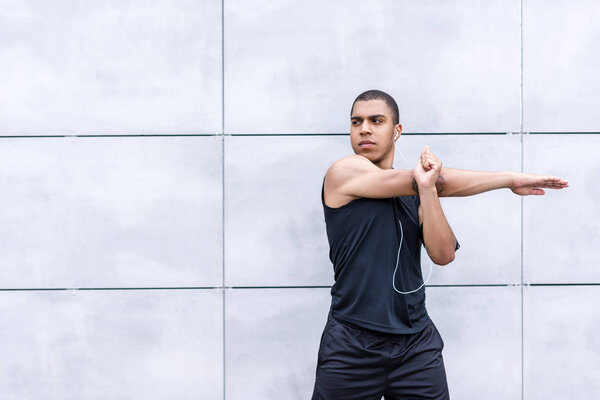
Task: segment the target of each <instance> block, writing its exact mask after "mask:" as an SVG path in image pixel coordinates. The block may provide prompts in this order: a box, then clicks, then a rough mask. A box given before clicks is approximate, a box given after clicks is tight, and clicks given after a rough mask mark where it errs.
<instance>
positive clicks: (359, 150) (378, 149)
mask: <svg viewBox="0 0 600 400" xmlns="http://www.w3.org/2000/svg"><path fill="white" fill-rule="evenodd" d="M350 121H351V122H350V142H351V144H352V150H354V153H356V154H359V155H361V156H364V157H366V158H368V159H369V160H371V162H373V163H374V164H378V163H380V162H381V161H382V160H384V159H385V158H387V157H392V159H393V154H394V136H395V133H396V130H395V126H394V121H393V120H392V112H391V110H390V109H389V107H388V105H387V104H386V103H385V102H384V101H383V100H369V101H357V102H356V103H355V104H354V109H353V110H352V116H351V119H350ZM397 126H398V127H399V126H400V125H397ZM398 133H399V132H398ZM390 153H391V154H390Z"/></svg>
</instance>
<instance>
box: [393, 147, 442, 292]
mask: <svg viewBox="0 0 600 400" xmlns="http://www.w3.org/2000/svg"><path fill="white" fill-rule="evenodd" d="M394 149H396V150H398V153H400V155H401V156H402V158H403V159H404V162H405V163H406V165H407V166H408V167H409V168H410V166H409V165H408V161H406V158H404V155H403V154H402V152H401V151H400V150H399V149H398V148H397V147H396V144H395V143H394ZM398 225H400V244H399V245H398V255H397V256H396V268H395V269H394V275H393V276H392V287H393V288H394V290H395V291H396V292H397V293H400V294H411V293H414V292H417V291H419V290H421V288H422V287H423V286H425V284H426V283H427V282H429V278H431V271H432V270H433V263H432V262H431V259H430V260H429V273H428V274H427V279H425V280H424V281H423V284H422V285H421V286H419V287H418V288H416V289H414V290H409V291H408V292H403V291H400V290H398V289H396V272H397V271H398V263H399V261H400V250H401V249H402V240H403V239H404V231H403V229H402V223H401V222H400V219H398Z"/></svg>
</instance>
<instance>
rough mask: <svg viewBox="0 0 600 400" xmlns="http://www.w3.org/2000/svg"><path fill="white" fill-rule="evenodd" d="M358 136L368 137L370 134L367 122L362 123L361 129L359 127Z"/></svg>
mask: <svg viewBox="0 0 600 400" xmlns="http://www.w3.org/2000/svg"><path fill="white" fill-rule="evenodd" d="M360 134H361V135H367V134H368V135H370V134H371V124H369V123H368V122H363V123H362V125H361V127H360Z"/></svg>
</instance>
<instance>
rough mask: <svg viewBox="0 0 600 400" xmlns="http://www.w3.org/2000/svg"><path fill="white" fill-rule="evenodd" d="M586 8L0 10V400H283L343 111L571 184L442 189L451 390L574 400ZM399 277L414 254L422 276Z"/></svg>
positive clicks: (594, 36) (393, 4)
mask: <svg viewBox="0 0 600 400" xmlns="http://www.w3.org/2000/svg"><path fill="white" fill-rule="evenodd" d="M599 18H600V6H599V5H598V3H597V2H595V1H593V0H577V1H566V0H562V1H559V0H557V1H551V2H548V1H542V0H510V1H507V0H492V1H486V2H478V1H472V0H456V1H452V2H449V1H442V0H435V1H427V2H423V1H415V0H413V1H408V0H377V1H373V2H364V1H354V0H352V1H347V0H334V1H330V2H320V1H316V0H307V1H302V2H300V1H289V0H285V1H276V2H272V1H266V0H257V1H253V2H245V1H241V0H224V1H221V0H204V1H196V0H172V1H155V0H151V1H148V0H143V1H142V0H109V1H102V2H92V1H77V0H67V1H58V0H51V1H39V2H26V1H20V0H0V135H1V137H0V184H1V185H2V196H0V207H1V209H2V210H3V212H1V213H0V267H1V270H2V274H0V327H1V328H2V329H0V344H1V345H2V348H3V352H2V353H3V355H2V357H0V374H1V376H2V377H3V378H2V379H1V380H0V398H1V399H44V400H47V399H78V400H80V399H140V398H144V399H222V398H227V399H278V400H280V399H307V398H309V397H310V394H311V392H312V385H313V382H314V372H315V365H316V356H317V350H318V344H319V339H320V335H321V332H322V329H323V327H324V324H325V321H326V316H327V310H328V306H329V301H330V297H329V289H330V285H331V284H332V282H333V273H332V267H331V263H330V262H329V260H328V254H327V253H328V246H327V240H326V236H325V225H324V221H323V211H322V207H321V203H320V189H321V182H322V179H323V175H324V173H325V171H326V169H327V167H328V166H329V165H330V164H331V163H332V162H333V161H335V160H336V159H338V158H340V157H342V156H344V155H347V154H351V151H352V150H351V147H350V145H349V138H348V136H347V132H348V130H349V108H350V105H351V103H352V101H353V99H354V97H355V96H356V95H357V94H359V93H360V92H362V91H364V90H367V89H371V88H379V89H382V90H385V91H387V92H389V93H390V94H392V95H393V96H394V97H395V98H396V99H397V101H398V103H399V106H400V113H401V122H402V124H403V126H404V132H405V133H404V134H403V135H402V137H401V139H400V141H399V142H398V143H399V144H400V148H401V150H402V152H403V154H404V155H405V156H406V158H407V159H408V161H409V163H410V165H408V166H407V165H405V164H404V161H403V160H401V159H397V160H396V167H397V168H412V167H413V160H415V159H416V157H417V155H418V154H419V152H420V150H421V149H422V148H423V146H424V145H426V144H427V145H429V146H430V147H431V149H432V151H433V152H434V153H435V154H436V155H438V156H439V157H440V158H441V159H442V161H443V163H444V165H446V166H452V167H456V168H466V169H477V170H490V171H502V170H512V171H525V172H534V173H547V174H553V175H558V176H561V177H563V178H566V179H568V180H569V182H570V187H569V188H568V189H566V190H562V191H547V194H546V195H545V196H538V197H525V198H521V197H519V196H516V195H514V194H512V192H510V191H508V190H498V191H493V192H489V193H485V194H482V195H479V196H474V197H469V198H445V199H443V200H442V204H443V207H444V209H445V211H446V215H447V218H448V220H449V222H450V224H451V226H452V227H453V229H454V231H455V234H456V236H457V237H458V238H459V241H460V243H461V246H462V247H461V249H460V250H459V251H458V253H457V258H456V260H455V261H454V262H453V263H452V264H450V265H448V266H446V267H443V268H435V270H434V271H433V276H432V279H431V281H430V284H429V285H428V287H427V296H428V297H427V298H428V301H427V305H428V310H429V313H430V315H431V316H432V318H433V319H434V321H435V322H436V324H437V326H438V328H439V330H440V332H441V333H442V336H443V338H444V341H445V349H444V357H445V363H446V368H447V374H448V380H449V386H450V392H451V395H452V398H453V399H488V400H495V399H527V400H534V399H553V398H556V399H558V398H560V399H595V398H598V397H600V361H599V358H598V351H599V349H600V340H599V339H598V338H599V337H600V336H598V334H597V332H598V331H600V306H599V304H600V268H598V262H597V260H598V259H599V258H600V236H599V235H598V234H597V233H598V231H599V229H600V213H599V211H598V207H597V205H596V199H598V198H599V197H600V189H599V186H598V184H597V182H598V180H599V178H600V168H599V167H600V164H599V161H598V157H597V153H598V150H600V113H598V112H597V110H598V103H599V101H600V80H599V79H598V74H597V71H598V68H599V67H600V57H599V55H600V48H599V46H600V45H599V43H600V40H599V39H600V24H598V23H597V21H598V19H599ZM423 265H424V268H427V265H428V262H427V258H426V256H424V259H423Z"/></svg>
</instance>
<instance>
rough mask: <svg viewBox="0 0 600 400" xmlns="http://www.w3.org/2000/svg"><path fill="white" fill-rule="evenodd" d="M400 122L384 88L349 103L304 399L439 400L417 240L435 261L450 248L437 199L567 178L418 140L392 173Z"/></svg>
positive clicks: (440, 367) (443, 394)
mask: <svg viewBox="0 0 600 400" xmlns="http://www.w3.org/2000/svg"><path fill="white" fill-rule="evenodd" d="M401 132H402V126H401V125H400V123H399V117H398V106H397V105H396V102H395V101H394V99H393V98H392V97H391V96H389V95H388V94H386V93H384V92H381V91H377V90H370V91H367V92H364V93H362V94H361V95H359V96H358V97H357V99H356V100H355V101H354V104H353V105H352V109H351V128H350V142H351V145H352V149H353V150H354V153H355V155H351V156H348V157H344V158H342V159H340V160H338V161H336V162H335V163H334V164H333V165H331V167H330V168H329V169H328V170H327V173H326V174H325V178H324V181H323V188H322V199H321V200H322V203H323V209H324V214H325V222H326V226H327V237H328V240H329V245H330V252H329V257H330V259H331V261H332V263H333V267H334V278H335V283H334V285H333V287H332V289H331V296H332V300H331V309H330V312H329V316H328V320H327V324H326V325H325V329H324V331H323V335H322V337H321V343H320V347H319V353H318V356H317V359H318V363H317V371H316V381H315V387H314V392H313V399H341V400H351V399H361V400H364V399H380V398H381V397H382V396H384V398H385V399H448V398H449V394H448V386H447V382H446V373H445V369H444V363H443V359H442V354H441V351H442V349H443V341H442V338H441V337H440V334H439V332H438V331H437V329H436V327H435V325H434V323H433V322H432V321H431V319H430V318H429V316H428V315H427V311H426V309H425V288H424V282H423V277H422V275H421V266H420V250H421V243H422V244H423V245H424V246H425V249H426V250H427V254H428V255H429V257H430V258H431V260H432V261H433V262H435V263H436V264H438V265H446V264H448V263H450V262H452V260H454V253H455V251H456V250H457V249H458V248H459V246H460V245H459V243H458V241H457V240H456V238H455V236H454V234H453V232H452V229H451V228H450V225H449V224H448V221H447V220H446V217H445V216H444V212H443V210H442V207H441V204H440V201H439V197H441V196H470V195H474V194H478V193H482V192H485V191H488V190H493V189H499V188H510V189H511V190H512V191H513V192H514V193H516V194H520V195H529V194H532V195H543V194H544V190H543V189H542V188H552V189H561V188H564V187H567V186H568V183H567V181H565V180H562V179H560V178H557V177H552V176H542V175H534V174H523V173H516V172H482V171H467V170H459V169H453V168H447V167H443V168H442V163H441V161H440V160H439V159H438V158H437V157H436V156H435V155H434V154H433V153H432V152H431V151H430V150H429V148H428V147H427V146H426V147H425V149H424V150H423V151H422V153H421V155H420V157H419V160H418V161H417V163H416V166H415V168H414V170H412V171H411V170H395V169H393V168H392V165H393V161H394V146H395V143H396V141H397V140H398V138H399V137H400V134H401Z"/></svg>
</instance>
